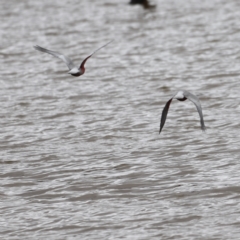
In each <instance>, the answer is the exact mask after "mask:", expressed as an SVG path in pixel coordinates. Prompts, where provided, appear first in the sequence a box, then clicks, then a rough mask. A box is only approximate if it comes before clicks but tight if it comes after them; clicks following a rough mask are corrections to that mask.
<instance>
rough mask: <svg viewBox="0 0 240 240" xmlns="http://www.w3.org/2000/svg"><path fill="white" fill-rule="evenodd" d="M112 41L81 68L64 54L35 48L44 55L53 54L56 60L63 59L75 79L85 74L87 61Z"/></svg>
mask: <svg viewBox="0 0 240 240" xmlns="http://www.w3.org/2000/svg"><path fill="white" fill-rule="evenodd" d="M112 41H113V40H112ZM112 41H110V42H108V43H107V44H105V45H103V46H102V47H100V48H98V49H97V50H95V51H94V52H93V53H92V54H90V55H89V56H87V57H86V58H85V59H84V60H83V61H82V63H81V65H80V66H79V67H77V66H76V65H75V64H74V63H73V61H72V60H71V59H70V58H68V57H67V56H64V55H63V54H62V53H60V52H55V51H52V50H48V49H46V48H43V47H40V46H38V45H36V46H34V48H35V49H36V50H38V51H40V52H44V53H48V54H51V55H53V56H54V57H56V58H59V59H61V60H62V61H64V62H65V64H66V65H67V67H68V69H69V72H68V73H69V74H71V75H72V76H75V77H78V76H81V75H83V74H84V72H85V67H84V65H85V63H86V61H87V60H88V59H89V58H90V57H91V56H92V55H93V54H94V53H96V52H97V51H99V50H100V49H101V48H103V47H105V46H107V45H108V44H109V43H111V42H112Z"/></svg>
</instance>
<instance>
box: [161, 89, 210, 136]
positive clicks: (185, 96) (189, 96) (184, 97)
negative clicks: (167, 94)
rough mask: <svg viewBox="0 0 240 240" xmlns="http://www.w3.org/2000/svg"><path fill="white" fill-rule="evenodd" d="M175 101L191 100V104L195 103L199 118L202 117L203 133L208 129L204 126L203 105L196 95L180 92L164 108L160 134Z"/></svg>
mask: <svg viewBox="0 0 240 240" xmlns="http://www.w3.org/2000/svg"><path fill="white" fill-rule="evenodd" d="M173 99H177V100H178V101H185V100H187V99H189V100H190V101H191V102H193V103H194V105H195V106H196V108H197V111H198V114H199V117H200V123H201V129H202V130H203V131H204V130H205V129H206V127H205V125H204V120H203V114H202V107H201V103H200V101H199V99H198V98H197V97H196V96H195V95H193V94H192V93H190V92H188V91H184V90H183V91H178V92H177V93H176V94H175V95H174V96H173V97H172V98H171V99H170V100H168V102H167V103H166V105H165V107H164V109H163V111H162V116H161V122H160V130H159V134H160V133H161V131H162V129H163V126H164V124H165V121H166V118H167V114H168V110H169V107H170V104H171V102H172V100H173Z"/></svg>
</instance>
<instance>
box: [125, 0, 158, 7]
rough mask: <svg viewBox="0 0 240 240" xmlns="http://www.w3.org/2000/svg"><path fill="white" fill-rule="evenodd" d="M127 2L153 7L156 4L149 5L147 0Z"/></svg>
mask: <svg viewBox="0 0 240 240" xmlns="http://www.w3.org/2000/svg"><path fill="white" fill-rule="evenodd" d="M129 4H131V5H134V4H141V5H142V6H143V7H144V8H146V9H147V8H155V7H156V5H151V4H150V3H149V2H148V0H131V1H130V2H129Z"/></svg>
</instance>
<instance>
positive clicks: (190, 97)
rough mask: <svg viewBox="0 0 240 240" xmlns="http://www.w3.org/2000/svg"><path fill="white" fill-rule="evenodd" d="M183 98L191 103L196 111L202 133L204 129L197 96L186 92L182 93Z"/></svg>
mask: <svg viewBox="0 0 240 240" xmlns="http://www.w3.org/2000/svg"><path fill="white" fill-rule="evenodd" d="M184 96H185V97H186V98H187V99H189V100H190V101H191V102H193V103H194V104H195V106H196V108H197V110H198V114H199V116H200V123H201V129H202V130H203V131H204V130H205V129H206V127H205V124H204V120H203V114H202V107H201V103H200V101H199V99H198V98H197V96H195V95H193V94H192V93H190V92H188V91H184Z"/></svg>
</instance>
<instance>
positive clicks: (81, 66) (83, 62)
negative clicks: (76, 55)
mask: <svg viewBox="0 0 240 240" xmlns="http://www.w3.org/2000/svg"><path fill="white" fill-rule="evenodd" d="M112 41H113V40H111V41H110V42H108V43H106V44H104V45H103V46H101V47H100V48H98V49H97V50H95V51H94V52H93V53H92V54H90V55H89V56H88V57H86V58H85V59H84V60H83V61H82V63H81V65H80V68H83V67H84V64H85V63H86V61H87V60H88V59H89V58H90V57H91V56H92V55H93V54H94V53H96V52H97V51H99V50H100V49H102V48H104V47H106V46H107V45H108V44H109V43H111V42H112Z"/></svg>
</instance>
